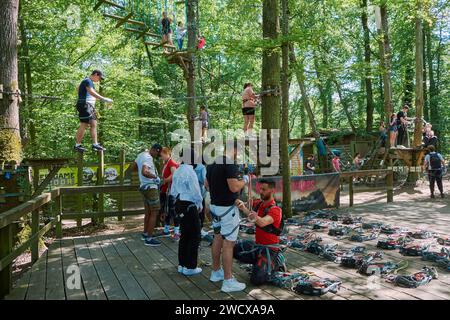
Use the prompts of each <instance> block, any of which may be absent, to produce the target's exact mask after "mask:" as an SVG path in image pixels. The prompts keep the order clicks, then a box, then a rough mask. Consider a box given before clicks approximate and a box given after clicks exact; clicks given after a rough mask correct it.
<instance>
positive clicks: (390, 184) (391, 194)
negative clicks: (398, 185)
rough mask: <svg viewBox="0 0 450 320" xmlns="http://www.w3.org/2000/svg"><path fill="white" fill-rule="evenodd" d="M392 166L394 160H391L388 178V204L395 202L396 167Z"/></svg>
mask: <svg viewBox="0 0 450 320" xmlns="http://www.w3.org/2000/svg"><path fill="white" fill-rule="evenodd" d="M392 165H393V163H392V159H389V166H390V168H391V170H390V171H389V173H388V174H387V176H386V191H387V202H394V167H393V166H392Z"/></svg>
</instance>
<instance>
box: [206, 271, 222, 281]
mask: <svg viewBox="0 0 450 320" xmlns="http://www.w3.org/2000/svg"><path fill="white" fill-rule="evenodd" d="M223 277H224V274H223V269H222V268H220V269H219V270H217V271H214V270H213V271H212V272H211V277H209V281H212V282H219V281H222V280H223Z"/></svg>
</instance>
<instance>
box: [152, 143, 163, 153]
mask: <svg viewBox="0 0 450 320" xmlns="http://www.w3.org/2000/svg"><path fill="white" fill-rule="evenodd" d="M152 149H154V150H156V151H158V153H160V152H161V150H162V146H161V145H160V144H159V143H155V144H154V145H152Z"/></svg>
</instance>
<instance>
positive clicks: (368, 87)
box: [361, 0, 374, 132]
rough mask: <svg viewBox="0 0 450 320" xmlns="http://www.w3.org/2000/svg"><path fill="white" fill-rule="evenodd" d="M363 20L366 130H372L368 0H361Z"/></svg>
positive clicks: (372, 108)
mask: <svg viewBox="0 0 450 320" xmlns="http://www.w3.org/2000/svg"><path fill="white" fill-rule="evenodd" d="M361 22H362V27H363V33H364V84H365V89H366V132H371V131H372V126H373V110H374V103H373V91H372V77H371V65H370V64H371V57H370V56H371V50H370V31H369V25H368V23H367V0H362V2H361Z"/></svg>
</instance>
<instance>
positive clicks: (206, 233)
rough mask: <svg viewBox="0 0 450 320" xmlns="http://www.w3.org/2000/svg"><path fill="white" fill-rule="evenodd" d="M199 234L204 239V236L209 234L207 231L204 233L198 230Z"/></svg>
mask: <svg viewBox="0 0 450 320" xmlns="http://www.w3.org/2000/svg"><path fill="white" fill-rule="evenodd" d="M200 234H201V236H202V237H204V236H207V235H208V234H209V233H208V231H205V230H203V229H202V230H200Z"/></svg>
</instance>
